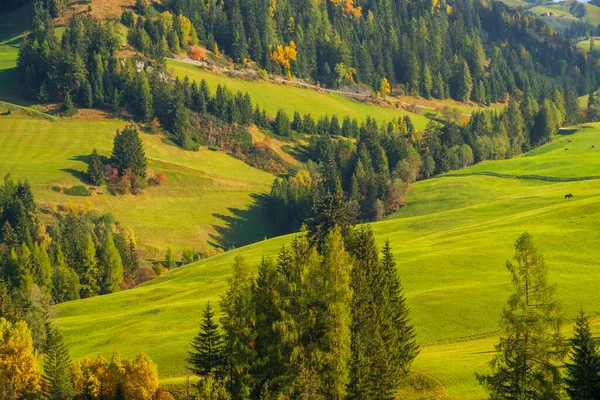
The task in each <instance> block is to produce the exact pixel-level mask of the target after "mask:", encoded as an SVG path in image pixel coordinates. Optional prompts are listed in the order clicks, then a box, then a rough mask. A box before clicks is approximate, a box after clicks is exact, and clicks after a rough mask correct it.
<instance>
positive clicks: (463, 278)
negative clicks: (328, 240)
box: [55, 126, 600, 399]
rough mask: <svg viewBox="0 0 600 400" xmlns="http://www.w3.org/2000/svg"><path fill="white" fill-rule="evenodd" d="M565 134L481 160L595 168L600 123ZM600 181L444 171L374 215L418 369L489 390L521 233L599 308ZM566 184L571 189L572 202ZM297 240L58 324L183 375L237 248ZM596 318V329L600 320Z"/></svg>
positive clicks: (214, 264) (70, 311)
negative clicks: (404, 301) (402, 297)
mask: <svg viewBox="0 0 600 400" xmlns="http://www.w3.org/2000/svg"><path fill="white" fill-rule="evenodd" d="M566 138H567V137H566V136H565V137H562V136H559V137H557V138H556V139H555V142H553V143H551V144H549V145H548V146H545V147H543V148H541V149H538V150H536V151H535V152H533V153H531V154H527V155H525V156H523V157H521V158H522V160H519V159H515V160H508V161H498V162H494V163H487V164H484V165H486V166H487V167H488V168H489V170H490V171H494V170H497V171H499V172H502V173H508V172H511V171H512V172H514V173H518V174H541V173H542V172H543V173H544V174H550V173H552V174H554V175H553V176H560V177H578V176H587V175H594V174H596V173H595V172H594V171H595V169H594V168H595V167H594V162H597V161H596V160H597V158H596V157H595V156H590V155H588V153H587V150H586V147H587V146H589V145H590V144H591V143H593V142H594V141H595V139H598V141H599V142H600V129H599V127H598V126H592V127H583V128H582V129H580V130H579V131H578V132H576V133H574V134H572V135H569V136H568V138H570V139H571V140H572V147H574V149H573V151H572V153H570V154H569V155H570V156H571V157H568V156H564V157H563V155H562V154H561V153H560V151H564V150H560V149H561V148H562V147H563V145H564V143H562V141H564V140H568V139H566ZM578 145H581V148H579V147H577V146H578ZM578 149H579V150H578ZM547 165H551V166H552V168H550V167H548V166H547ZM478 168H480V167H474V168H472V170H474V171H476V170H477V169H478ZM469 171H470V170H467V171H466V172H467V173H468V172H469ZM507 171H508V172H507ZM569 174H572V175H569ZM596 175H600V174H596ZM599 182H600V181H599V180H588V181H579V182H548V181H542V180H531V179H515V178H499V177H492V176H478V175H466V176H451V177H441V178H436V179H431V180H427V181H423V182H418V183H415V184H414V185H413V188H412V190H411V192H410V193H409V195H408V197H407V205H406V207H404V208H403V209H401V210H400V211H399V212H398V213H396V214H394V215H392V216H390V217H389V218H388V219H387V220H384V221H382V222H379V223H374V224H372V228H373V230H374V232H375V234H376V238H377V240H378V242H379V244H383V242H384V240H385V239H387V238H389V239H390V241H391V243H392V246H393V250H394V253H395V255H396V257H397V260H398V264H399V274H400V276H401V279H402V282H403V285H404V287H405V291H406V294H407V297H408V303H409V305H410V307H411V309H412V312H413V314H412V315H413V321H414V324H415V326H416V330H417V332H418V339H419V342H420V343H421V344H422V345H423V349H422V353H421V355H420V356H419V357H418V358H417V359H416V361H415V364H414V369H415V370H416V371H419V372H421V373H423V374H426V375H428V376H431V377H432V378H433V379H434V380H437V381H439V382H440V384H442V385H443V386H444V387H445V389H446V391H447V393H448V395H449V396H450V397H451V398H455V399H481V398H484V397H485V394H484V393H483V391H482V390H481V388H480V387H479V386H478V385H477V383H476V381H475V376H474V372H475V371H482V370H485V368H486V363H487V362H488V361H489V360H490V358H491V356H492V353H491V352H492V351H493V346H494V344H495V343H496V341H497V334H498V321H499V317H500V313H501V310H502V307H503V305H504V304H505V302H506V300H507V298H508V296H509V294H510V291H511V284H510V274H509V273H508V271H507V270H506V268H505V262H506V260H507V259H509V258H511V257H512V256H513V253H514V248H513V244H514V242H515V241H516V239H517V238H518V236H519V235H520V234H521V233H523V232H524V231H528V232H530V233H531V234H532V235H533V237H534V240H535V242H536V243H537V245H538V247H539V248H540V250H541V251H542V252H543V253H544V255H545V258H546V262H547V264H548V267H549V280H550V282H556V283H557V284H558V286H557V294H556V296H557V297H558V299H560V301H561V302H562V310H563V312H564V314H565V316H566V317H568V318H573V317H574V316H575V315H576V314H577V312H578V310H579V308H580V307H582V306H583V307H584V308H585V309H586V310H587V311H588V312H590V313H591V314H592V315H593V316H595V317H597V316H599V315H600V292H599V291H598V290H597V288H598V287H599V285H600V265H599V264H598V260H599V259H600V247H599V246H598V243H599V240H600V231H598V229H597V227H598V223H599V222H600V184H599ZM566 193H573V194H574V196H575V198H574V199H572V200H565V199H564V194H566ZM290 240H291V236H286V237H280V238H275V239H271V240H266V241H262V242H259V243H255V244H253V245H250V246H247V247H243V248H239V249H236V250H233V251H230V252H227V253H225V254H222V255H219V256H215V257H212V258H209V259H207V260H203V261H201V262H198V263H195V264H193V265H190V266H187V267H183V268H180V269H176V270H173V271H171V272H169V273H168V274H167V275H166V276H164V277H161V278H159V279H157V280H155V281H152V282H149V283H147V284H145V285H142V286H141V287H138V288H136V289H133V290H129V291H126V292H121V293H116V294H112V295H108V296H103V297H96V298H92V299H86V300H80V301H75V302H70V303H66V304H61V305H59V306H57V307H56V308H55V312H56V316H57V321H58V324H59V326H60V327H61V329H63V331H64V334H65V336H66V339H67V342H68V344H69V346H70V349H71V352H72V355H73V357H74V358H76V359H79V358H81V357H85V356H91V355H94V354H96V353H98V352H103V353H105V354H109V353H111V352H114V351H118V352H120V353H122V354H124V355H127V356H132V355H134V354H135V353H137V352H139V351H144V352H146V353H148V354H149V355H150V356H151V357H152V359H153V360H154V361H156V362H157V363H158V366H159V372H160V374H161V377H162V378H163V379H164V382H165V383H169V384H172V383H177V382H179V383H183V382H184V380H185V377H186V370H185V361H184V360H185V357H186V351H187V349H188V348H187V346H188V343H189V341H190V340H191V338H192V337H193V336H194V334H195V333H196V332H197V330H198V326H199V318H200V312H201V309H202V307H203V306H204V305H205V303H206V301H208V300H211V301H213V302H218V301H219V298H220V296H221V295H222V294H223V293H224V291H225V289H226V285H227V283H226V281H227V277H228V275H229V273H230V268H231V265H232V263H233V259H234V257H235V256H236V255H243V256H244V257H245V258H246V260H247V261H248V262H249V264H250V265H252V266H253V267H254V268H255V267H256V266H257V264H258V262H259V261H260V259H261V257H262V256H263V255H271V256H274V255H276V253H277V251H278V250H279V249H280V248H281V246H283V245H286V244H288V243H289V242H290ZM594 326H595V328H598V322H597V321H596V322H595V323H594ZM598 330H599V329H597V331H598Z"/></svg>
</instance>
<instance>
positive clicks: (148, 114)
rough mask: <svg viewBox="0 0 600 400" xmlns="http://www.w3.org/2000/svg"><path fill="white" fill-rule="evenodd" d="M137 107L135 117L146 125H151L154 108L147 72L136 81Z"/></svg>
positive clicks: (138, 76) (141, 74)
mask: <svg viewBox="0 0 600 400" xmlns="http://www.w3.org/2000/svg"><path fill="white" fill-rule="evenodd" d="M134 96H135V97H134V98H135V100H134V101H135V107H134V110H133V111H134V116H135V117H136V118H137V119H138V120H139V121H142V122H144V123H150V121H152V116H153V114H154V110H153V107H152V93H151V92H150V84H149V83H148V78H147V77H146V73H145V72H140V73H138V74H137V75H136V81H135V95H134Z"/></svg>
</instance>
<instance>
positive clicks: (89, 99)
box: [81, 79, 94, 108]
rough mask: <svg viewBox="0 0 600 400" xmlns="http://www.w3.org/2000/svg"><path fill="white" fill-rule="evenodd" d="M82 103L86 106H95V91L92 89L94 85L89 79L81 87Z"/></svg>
mask: <svg viewBox="0 0 600 400" xmlns="http://www.w3.org/2000/svg"><path fill="white" fill-rule="evenodd" d="M81 104H83V106H84V107H85V108H92V107H93V106H94V92H93V91H92V85H91V84H90V81H89V80H88V79H86V80H85V82H83V85H82V87H81Z"/></svg>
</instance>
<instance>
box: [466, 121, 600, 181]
mask: <svg viewBox="0 0 600 400" xmlns="http://www.w3.org/2000/svg"><path fill="white" fill-rule="evenodd" d="M598 129H600V125H599V124H597V123H596V124H586V125H583V126H581V127H579V130H578V131H577V133H576V134H573V132H574V131H572V130H568V129H565V130H562V131H560V133H561V134H560V135H558V136H557V137H556V138H555V139H554V140H553V141H552V143H550V144H549V145H547V146H544V147H541V148H539V149H536V150H533V151H532V152H530V153H528V154H525V155H523V156H521V157H515V158H513V159H510V160H504V161H486V162H483V163H479V164H477V165H475V166H473V167H472V168H469V169H467V170H464V171H460V172H458V173H459V174H470V173H481V172H494V173H501V174H508V175H525V174H530V175H541V176H546V177H552V178H559V179H564V178H582V177H597V176H600V153H599V152H600V137H598V135H597V134H596V132H597V131H598ZM592 147H595V148H592ZM567 149H568V150H567Z"/></svg>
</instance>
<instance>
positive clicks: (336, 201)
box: [307, 192, 356, 248]
mask: <svg viewBox="0 0 600 400" xmlns="http://www.w3.org/2000/svg"><path fill="white" fill-rule="evenodd" d="M355 218H356V216H355V215H353V213H352V212H351V211H350V210H349V209H348V207H347V206H346V202H345V199H344V195H343V193H339V192H338V193H335V194H334V193H326V194H324V195H321V196H318V197H317V198H316V199H315V200H314V204H313V208H312V210H311V216H310V218H308V220H307V226H308V237H309V241H310V243H311V244H312V245H315V244H316V245H317V246H318V247H319V248H320V247H321V245H322V244H323V243H324V242H325V237H326V236H327V234H328V233H329V232H330V231H331V230H332V229H333V228H334V227H336V226H338V227H339V228H340V229H341V232H342V235H343V236H346V235H347V234H348V233H349V231H350V229H351V228H352V226H354V223H355Z"/></svg>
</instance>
